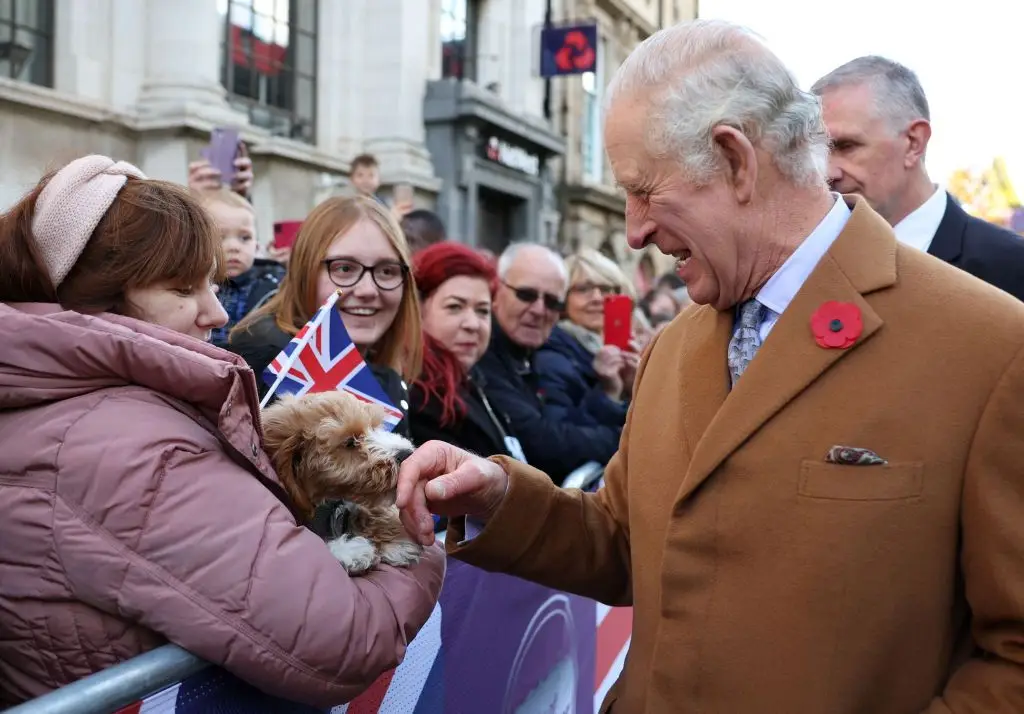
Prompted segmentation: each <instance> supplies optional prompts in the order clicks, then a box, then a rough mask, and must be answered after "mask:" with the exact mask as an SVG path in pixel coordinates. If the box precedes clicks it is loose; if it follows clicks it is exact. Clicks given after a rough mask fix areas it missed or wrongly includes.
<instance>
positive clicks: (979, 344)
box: [448, 199, 1024, 714]
mask: <svg viewBox="0 0 1024 714" xmlns="http://www.w3.org/2000/svg"><path fill="white" fill-rule="evenodd" d="M847 201H848V202H849V203H851V205H853V206H854V210H853V214H852V216H851V217H850V220H849V222H848V224H847V226H846V228H845V229H844V230H843V232H842V234H841V235H840V236H839V238H838V239H837V240H836V242H835V243H834V244H833V246H832V247H831V249H830V250H829V252H828V254H827V255H826V256H825V257H824V258H823V259H822V261H821V262H820V263H819V264H818V266H817V268H816V269H815V270H814V273H813V274H812V275H811V276H810V278H809V279H808V281H807V283H806V284H805V285H804V286H803V288H802V289H801V290H800V292H799V293H798V294H797V296H796V297H795V299H794V300H793V302H792V304H791V305H790V306H789V308H788V309H787V310H786V311H785V312H784V313H783V315H782V316H781V318H780V319H779V321H778V323H777V324H776V325H775V327H774V328H773V330H772V332H771V333H770V335H769V336H768V338H767V340H766V341H765V343H764V345H763V346H762V347H761V350H760V351H759V353H758V354H757V356H756V357H755V359H754V360H753V362H752V363H751V364H750V367H749V368H748V370H747V372H746V373H745V374H744V376H743V377H742V379H741V380H740V381H739V383H738V385H737V386H736V388H735V389H734V390H732V391H731V392H730V391H729V389H728V374H727V368H726V346H727V343H728V341H729V339H730V337H731V334H732V327H733V315H732V312H731V311H730V312H716V311H715V310H713V309H711V308H710V307H706V306H703V307H692V308H690V309H688V310H687V311H686V312H684V313H683V314H682V315H681V316H680V317H679V318H677V319H676V320H675V321H674V322H673V323H672V324H671V325H670V326H669V327H668V328H667V329H666V330H665V331H664V332H663V333H662V334H661V336H660V337H659V339H658V340H657V341H656V343H655V344H654V345H653V346H652V348H651V349H650V350H649V351H648V354H647V355H646V357H645V360H644V362H643V363H642V366H641V376H640V377H639V378H638V384H637V387H636V389H635V392H634V399H633V403H632V408H631V411H630V415H629V417H628V420H627V424H626V428H625V430H624V431H623V434H622V442H621V445H620V449H619V452H618V453H617V454H616V456H615V457H614V458H613V460H612V462H611V463H610V464H609V466H608V469H607V477H606V478H607V485H606V487H605V488H604V489H602V490H601V491H600V492H599V493H597V494H582V493H580V492H579V491H574V490H561V489H558V488H556V487H555V486H554V485H553V484H552V483H551V481H550V480H549V479H547V478H546V477H545V476H544V475H543V474H541V473H539V472H537V471H535V470H533V469H531V468H529V467H526V466H523V465H521V464H516V463H515V462H513V461H511V460H508V459H504V458H502V457H495V458H496V459H497V460H499V461H500V463H502V464H503V465H504V467H505V468H506V469H507V470H508V471H509V473H510V475H511V481H510V488H509V492H508V496H507V498H506V500H505V502H504V503H503V505H502V506H501V509H500V510H499V511H498V513H497V514H496V515H495V516H494V518H493V519H492V520H491V521H490V522H489V524H488V525H487V527H486V528H485V529H484V530H483V532H482V533H481V534H480V535H478V536H477V537H476V538H475V539H474V540H472V541H470V542H469V543H468V544H467V545H465V546H464V547H461V548H459V547H457V546H456V545H455V544H457V543H458V542H459V540H460V539H461V537H462V535H461V532H460V528H461V525H462V524H460V523H453V524H452V529H451V530H450V531H449V536H448V544H449V548H450V551H451V552H452V553H454V554H455V555H456V556H457V557H458V558H460V559H462V560H464V561H466V562H468V563H472V564H474V565H478V566H481V567H483V568H486V569H489V570H499V571H503V572H507V573H512V574H515V575H518V576H521V577H524V578H527V579H530V580H534V581H536V582H539V583H543V584H545V585H549V586H552V587H555V588H561V589H564V590H568V591H571V592H576V593H579V594H582V595H586V596H590V597H594V598H596V599H598V600H601V601H603V602H606V603H610V604H619V605H628V604H632V605H633V607H634V610H633V612H634V624H633V640H632V645H631V647H630V651H629V656H628V658H627V661H626V665H625V669H624V672H623V674H622V676H621V678H620V680H619V681H618V683H617V684H616V685H615V687H613V689H612V691H611V692H610V693H609V695H608V698H607V700H606V702H605V706H604V708H603V711H609V710H614V712H615V714H641V713H647V714H669V713H675V712H683V713H686V714H691V713H693V714H917V713H920V712H928V713H929V714H940V713H941V714H949V713H950V712H956V713H957V714H968V713H970V714H994V713H996V712H999V713H1000V714H1009V713H1010V712H1024V350H1022V348H1024V304H1021V303H1019V302H1018V301H1017V300H1015V299H1014V298H1012V297H1010V296H1009V295H1007V294H1006V293H1003V292H1001V291H998V290H996V289H995V288H992V287H989V286H988V285H986V284H984V283H982V282H981V281H979V280H977V279H975V278H973V277H972V276H970V275H968V274H967V273H964V272H961V271H959V270H958V269H956V268H952V267H950V266H948V265H946V264H944V263H942V262H941V261H939V260H936V259H935V258H932V257H931V256H928V255H926V254H924V253H922V252H919V251H917V250H914V249H911V248H907V247H903V246H900V245H898V244H897V242H896V240H895V238H894V236H893V233H892V230H891V229H890V228H889V226H888V225H887V224H886V223H885V222H884V221H883V220H882V219H881V218H880V217H879V216H878V215H877V214H876V213H874V212H873V211H872V210H871V209H870V208H869V207H868V206H867V204H866V203H864V202H863V201H860V200H857V199H847ZM830 300H836V301H841V302H846V303H853V304H854V305H856V306H857V307H858V308H859V310H860V312H861V315H862V317H863V324H864V330H863V334H862V335H861V337H860V338H859V339H858V340H857V342H856V343H855V344H854V345H853V346H852V347H850V348H848V349H824V348H821V347H819V346H818V345H817V344H816V343H815V340H814V337H813V335H812V331H811V328H810V320H811V316H812V314H813V313H814V312H815V311H816V310H817V309H818V308H819V306H821V305H822V303H825V302H826V301H830ZM833 446H849V447H860V448H865V449H870V450H872V451H874V452H875V453H876V454H877V455H878V456H880V457H881V458H883V459H885V460H886V461H887V464H885V465H871V466H867V465H858V466H852V465H838V464H834V463H827V462H826V460H825V457H826V454H827V453H828V452H829V450H830V449H831V447H833Z"/></svg>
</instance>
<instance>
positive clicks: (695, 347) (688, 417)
mask: <svg viewBox="0 0 1024 714" xmlns="http://www.w3.org/2000/svg"><path fill="white" fill-rule="evenodd" d="M691 309H693V310H694V315H693V317H692V319H691V321H690V323H689V324H688V325H687V330H686V339H685V340H683V342H682V345H681V348H680V350H679V364H678V366H677V367H676V373H677V374H679V375H681V377H680V383H681V385H682V387H683V389H682V393H681V394H680V402H681V403H682V405H683V409H682V418H683V425H684V429H683V431H684V435H685V438H686V441H687V444H688V446H689V454H690V456H691V457H692V455H693V450H694V448H695V447H696V446H697V444H699V442H700V440H701V438H702V437H703V435H704V432H705V431H707V428H708V425H709V424H711V421H712V419H714V418H715V414H716V413H717V412H718V410H719V409H720V408H721V407H722V404H723V403H724V402H725V398H726V397H727V396H729V369H728V365H727V364H726V349H727V347H728V345H729V339H730V338H731V337H732V322H733V321H732V313H731V312H719V311H718V310H715V309H714V308H712V307H708V306H707V305H703V306H700V307H695V308H691Z"/></svg>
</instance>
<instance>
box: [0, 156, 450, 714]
mask: <svg viewBox="0 0 1024 714" xmlns="http://www.w3.org/2000/svg"><path fill="white" fill-rule="evenodd" d="M219 240H220V238H219V236H218V233H217V229H216V227H215V226H214V224H213V222H212V221H211V219H210V217H209V216H208V214H207V213H206V212H205V211H204V210H203V209H202V208H201V207H200V206H199V205H198V204H197V203H196V201H195V200H194V199H193V198H191V197H190V196H189V195H188V193H187V192H186V191H185V190H184V189H182V188H179V187H177V186H174V185H172V184H168V183H164V182H160V181H152V180H148V179H146V178H145V177H144V176H143V175H142V174H141V173H140V172H139V171H138V170H137V169H136V168H135V167H133V166H131V165H129V164H125V163H115V162H113V161H112V160H110V159H108V158H105V157H101V156H90V157H86V158H83V159H79V160H77V161H74V162H72V163H71V164H69V165H68V166H66V167H64V168H63V169H61V170H60V171H59V172H57V173H56V174H55V175H53V176H49V177H46V178H44V179H43V180H42V181H41V182H40V183H39V185H38V186H36V188H34V189H33V190H32V191H31V193H29V194H28V196H27V197H25V198H24V199H23V200H22V201H21V202H19V203H18V204H17V205H16V206H14V208H12V209H11V210H10V211H8V212H7V213H5V214H3V215H2V216H0V342H2V343H3V345H4V349H3V350H0V452H2V453H3V455H4V456H3V464H4V465H3V471H4V473H3V476H2V477H0V543H3V548H2V556H0V707H2V706H6V705H12V704H16V703H18V702H21V701H24V700H27V699H30V698H33V697H36V696H39V695H41V694H43V693H45V692H46V691H48V690H51V689H55V688H58V687H60V686H62V685H65V684H68V683H69V682H72V681H74V680H76V679H79V678H81V677H84V676H86V675H88V674H91V673H93V672H96V671H98V670H101V669H104V668H106V667H109V666H111V665H113V664H116V663H118V662H121V661H123V660H126V659H129V658H131V657H133V656H135V655H138V654H140V653H142V652H145V651H147V650H150V649H152V648H154V647H157V646H158V645H160V644H162V643H164V642H166V641H168V640H169V641H171V642H174V643H176V644H178V645H181V646H182V647H184V648H186V649H188V650H190V651H191V652H193V653H195V654H196V655H198V656H200V657H202V658H204V659H206V660H209V661H210V662H213V663H215V664H218V665H221V666H223V667H225V668H226V669H227V670H229V671H231V672H233V673H235V674H236V675H238V676H240V677H242V678H243V679H246V680H248V681H249V682H251V683H253V684H255V685H256V686H257V687H259V688H261V689H263V690H264V691H266V692H269V693H271V694H274V695H277V696H281V697H285V698H287V699H291V700H296V701H300V702H305V703H308V704H311V705H316V706H320V707H326V706H330V705H334V704H338V703H341V702H344V701H347V700H349V699H351V698H353V697H354V696H356V695H357V694H358V693H359V692H360V691H361V690H362V689H364V688H365V687H366V686H368V685H369V684H370V683H371V682H372V681H373V680H374V679H375V678H376V677H377V676H378V675H379V674H380V673H382V672H383V671H385V670H387V669H389V668H391V667H393V666H395V665H396V664H397V663H398V662H399V661H400V660H401V659H402V656H403V653H404V651H405V647H406V645H407V643H408V641H409V639H410V638H411V637H412V636H413V634H414V633H415V632H416V631H417V630H418V629H419V628H420V627H421V626H422V625H423V623H424V622H425V621H426V619H427V617H428V616H429V614H430V612H431V610H432V608H433V605H434V603H435V602H436V599H437V596H438V593H439V590H440V587H441V581H442V579H443V574H444V561H443V557H442V556H441V554H440V553H439V552H438V551H437V550H434V549H431V550H428V551H427V552H426V557H425V558H424V559H423V560H422V561H421V562H420V563H419V564H418V565H416V566H414V567H412V568H410V569H395V568H391V567H388V566H382V567H381V568H380V569H379V570H376V571H373V572H371V573H370V574H369V575H367V576H366V577H361V578H350V577H349V576H348V574H347V573H346V572H345V570H344V569H343V568H342V567H341V566H340V565H339V564H338V563H337V562H336V561H335V559H334V558H333V557H332V556H331V553H330V551H329V550H328V549H327V547H326V545H325V544H324V543H323V542H322V541H321V540H320V539H319V538H317V536H316V535H314V534H313V533H312V532H310V531H309V530H307V529H305V528H303V527H301V526H299V525H298V524H297V523H296V520H295V517H294V516H293V514H292V512H291V511H290V510H289V506H288V505H287V496H286V494H285V493H284V490H283V489H282V487H281V485H280V483H279V482H278V480H277V477H276V475H275V473H274V471H273V469H272V467H271V464H270V461H269V459H268V457H267V455H266V454H265V453H264V452H263V450H262V447H261V444H262V442H261V436H260V434H259V432H258V428H257V425H258V424H259V410H258V405H257V401H256V385H255V384H254V383H253V378H252V373H251V372H250V370H248V369H247V368H246V367H245V365H244V364H243V362H242V360H240V359H238V358H236V357H235V356H234V355H232V354H230V353H228V352H226V351H224V350H221V349H218V348H216V347H213V346H211V345H208V344H207V343H206V342H205V340H206V339H208V338H209V336H210V333H211V331H212V330H214V329H216V328H217V327H219V326H221V325H223V324H224V323H225V322H226V321H227V316H226V315H225V313H224V309H223V308H222V307H221V306H220V304H219V303H218V302H217V297H216V294H215V287H214V286H215V282H216V281H217V280H218V279H219V278H221V277H222V276H221V273H220V271H219V269H218V266H217V262H216V256H217V255H218V245H217V244H218V242H219Z"/></svg>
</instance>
